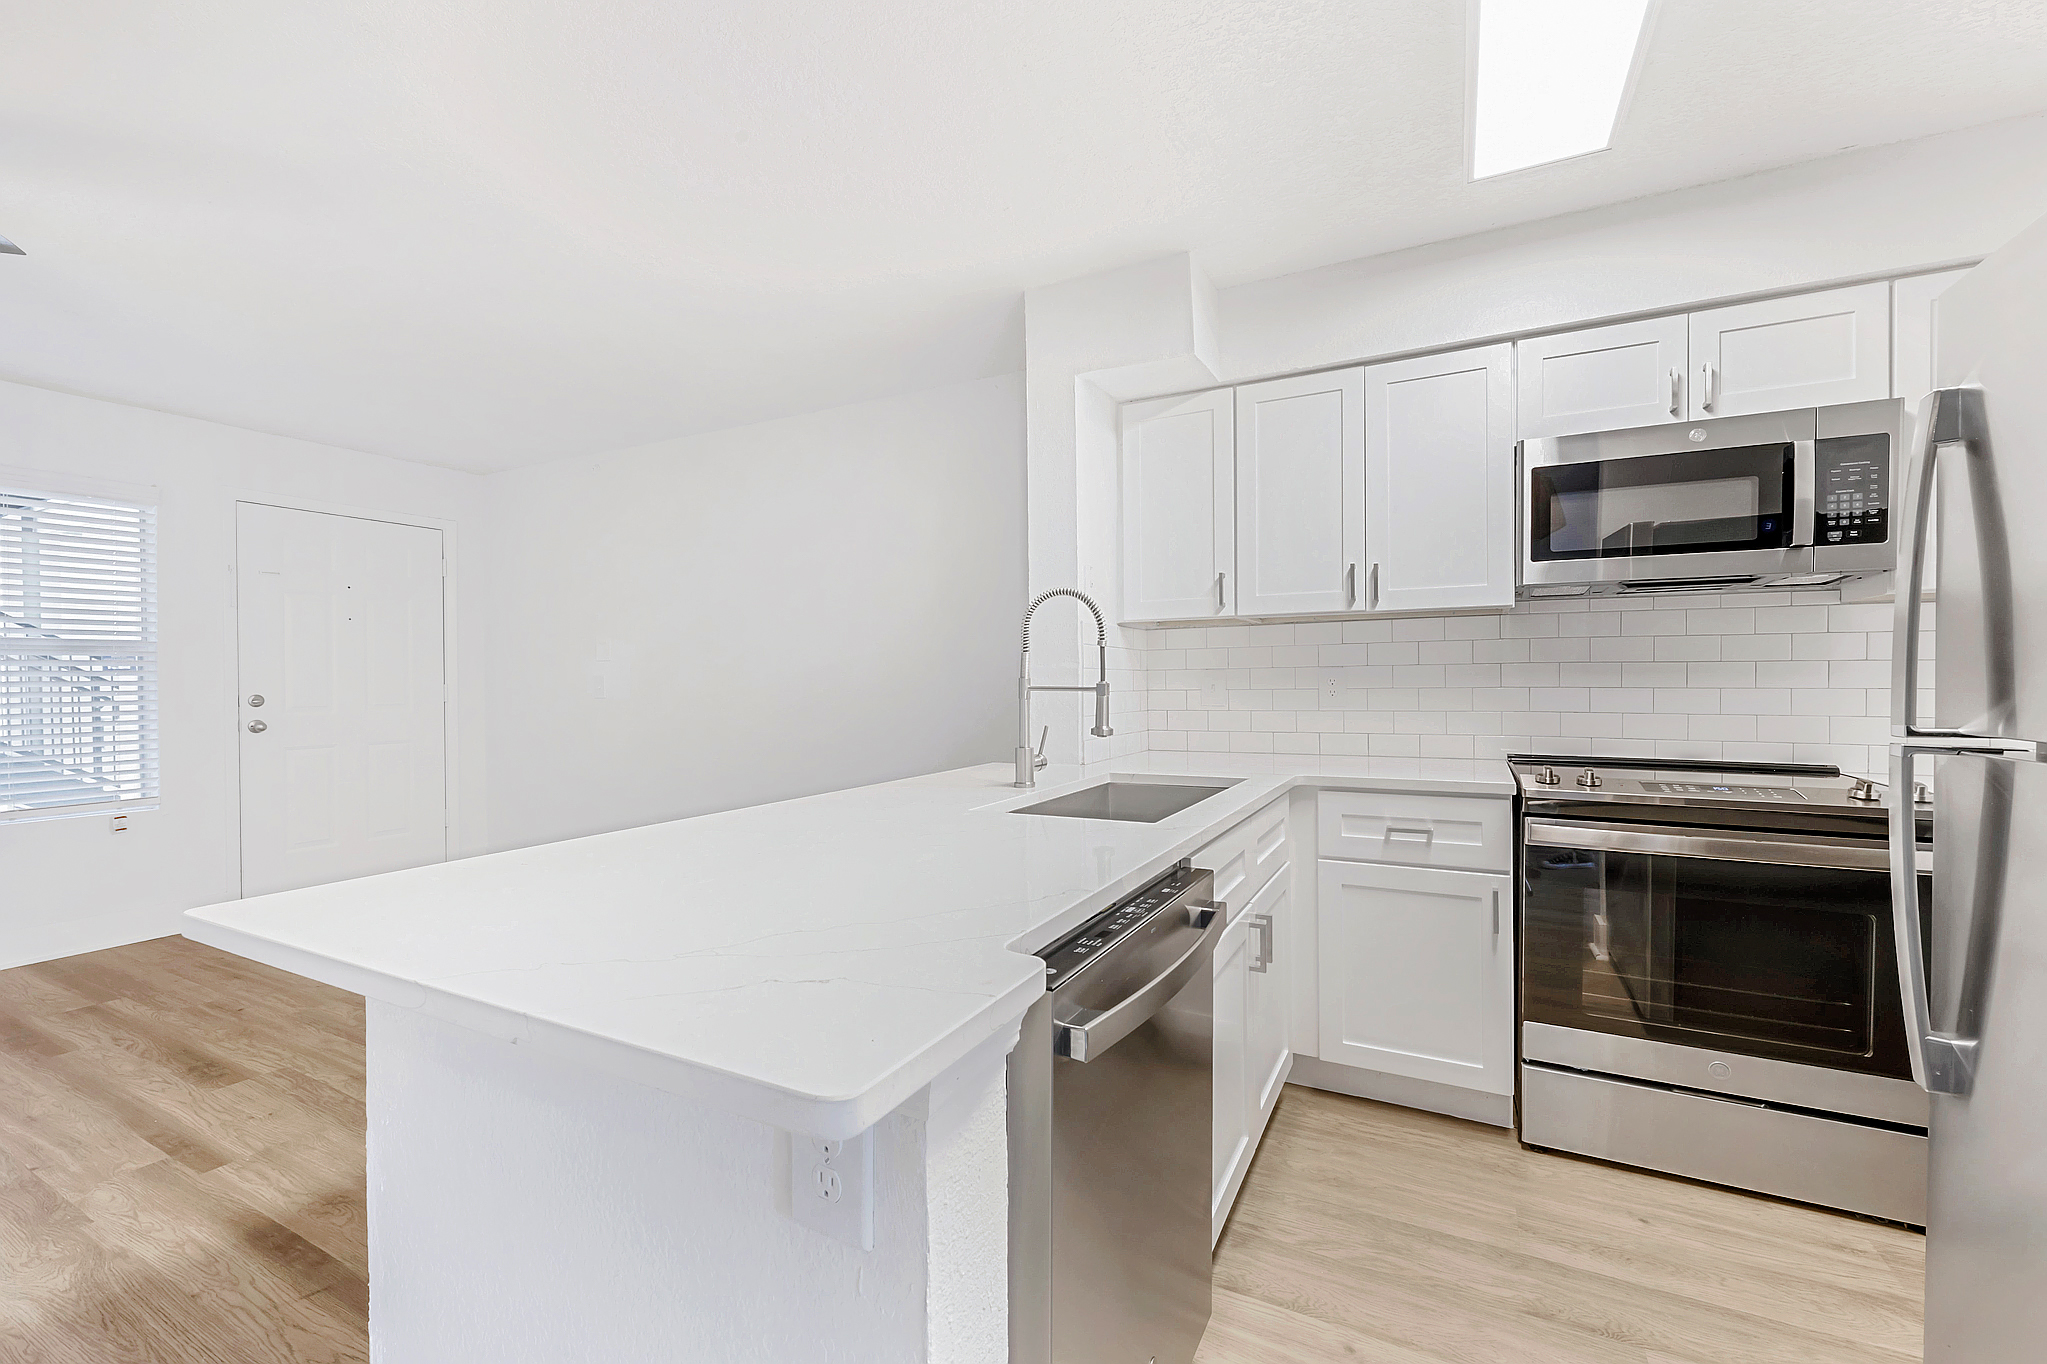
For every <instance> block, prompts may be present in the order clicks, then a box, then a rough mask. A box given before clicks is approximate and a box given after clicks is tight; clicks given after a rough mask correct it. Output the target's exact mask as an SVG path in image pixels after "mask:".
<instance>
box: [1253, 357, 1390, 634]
mask: <svg viewBox="0 0 2047 1364" xmlns="http://www.w3.org/2000/svg"><path fill="white" fill-rule="evenodd" d="M1364 517H1365V391H1364V371H1363V370H1361V369H1345V370H1338V371H1336V372H1335V373H1332V374H1306V375H1302V376H1300V377H1298V378H1294V379H1274V380H1272V381H1271V382H1270V383H1263V384H1245V385H1244V386H1242V387H1241V388H1239V389H1238V390H1237V571H1238V573H1239V575H1241V577H1242V579H1243V581H1242V582H1240V583H1238V585H1237V613H1238V614H1239V615H1244V616H1283V615H1301V614H1311V613H1328V612H1332V611H1348V610H1351V609H1352V608H1353V607H1354V606H1355V605H1356V604H1357V594H1358V592H1359V591H1361V590H1362V589H1361V588H1360V587H1359V586H1358V581H1357V575H1358V573H1359V571H1360V564H1359V560H1360V559H1362V558H1363V557H1364V541H1365V532H1364Z"/></svg>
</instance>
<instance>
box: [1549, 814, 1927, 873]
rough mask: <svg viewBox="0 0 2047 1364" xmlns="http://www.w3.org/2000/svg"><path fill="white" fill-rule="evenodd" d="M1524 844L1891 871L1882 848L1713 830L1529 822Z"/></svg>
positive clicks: (1920, 864)
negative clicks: (1692, 831)
mask: <svg viewBox="0 0 2047 1364" xmlns="http://www.w3.org/2000/svg"><path fill="white" fill-rule="evenodd" d="M1521 839H1522V841H1523V842H1524V843H1535V844H1540V845H1541V846H1543V847H1546V848H1582V849H1585V850H1586V851H1588V852H1625V853H1662V854H1665V855H1666V856H1670V857H1701V858H1706V859H1708V860H1710V861H1717V862H1769V863H1773V864H1775V865H1777V866H1784V867H1841V868H1846V869H1848V870H1851V871H1889V870H1890V866H1891V853H1890V849H1889V848H1888V847H1887V846H1885V845H1883V844H1877V845H1875V846H1873V847H1872V846H1866V845H1865V846H1860V847H1852V846H1843V845H1841V844H1837V843H1808V842H1804V841H1802V840H1799V839H1794V838H1784V837H1782V836H1781V835H1770V834H1753V833H1742V832H1739V831H1737V830H1732V829H1729V830H1717V829H1716V830H1710V831H1707V832H1705V833H1697V834H1673V833H1666V832H1664V831H1662V830H1660V829H1655V830H1651V829H1645V828H1642V827H1640V826H1630V825H1620V826H1615V825H1601V824H1566V823H1563V822H1561V821H1559V820H1548V819H1531V820H1526V821H1524V822H1523V823H1522V826H1521ZM1914 863H1915V865H1916V867H1917V868H1918V870H1920V871H1928V872H1930V871H1932V870H1933V856H1932V854H1931V853H1926V852H1921V853H1919V854H1918V856H1917V857H1916V858H1915V859H1914Z"/></svg>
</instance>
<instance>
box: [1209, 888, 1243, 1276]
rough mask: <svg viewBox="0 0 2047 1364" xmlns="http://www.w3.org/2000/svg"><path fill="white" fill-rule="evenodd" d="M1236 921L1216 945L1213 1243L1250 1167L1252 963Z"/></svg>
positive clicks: (1241, 921) (1211, 1207)
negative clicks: (1247, 1096)
mask: <svg viewBox="0 0 2047 1364" xmlns="http://www.w3.org/2000/svg"><path fill="white" fill-rule="evenodd" d="M1247 926H1248V925H1247V922H1246V920H1245V918H1244V916H1243V915H1241V914H1240V915H1238V916H1237V918H1236V919H1235V920H1233V921H1232V922H1231V924H1230V926H1229V927H1228V928H1226V929H1224V930H1223V935H1222V938H1221V939H1220V940H1219V941H1218V942H1217V943H1216V945H1215V959H1214V961H1215V1074H1214V1098H1213V1104H1214V1108H1213V1116H1214V1129H1213V1131H1214V1135H1213V1139H1212V1144H1211V1146H1210V1148H1209V1149H1210V1153H1211V1157H1212V1159H1213V1165H1212V1169H1211V1176H1212V1177H1211V1180H1210V1185H1209V1189H1210V1194H1209V1220H1210V1224H1211V1233H1210V1240H1211V1243H1212V1242H1213V1239H1214V1238H1215V1237H1217V1236H1221V1235H1222V1230H1223V1223H1224V1222H1227V1221H1228V1220H1229V1216H1230V1203H1231V1200H1232V1199H1233V1198H1234V1197H1235V1196H1236V1192H1237V1186H1238V1185H1240V1184H1242V1183H1243V1178H1244V1168H1245V1167H1246V1166H1247V1165H1249V1164H1250V1161H1251V1110H1250V1107H1249V1105H1248V1104H1247V1103H1246V1102H1245V1094H1246V1092H1247V1090H1248V1087H1249V1082H1248V1080H1247V1079H1246V1062H1247V1061H1248V1059H1249V1058H1248V1057H1247V1056H1246V1055H1245V1051H1244V1041H1245V1034H1244V1025H1245V1021H1246V1008H1247V1005H1248V1003H1249V989H1250V985H1249V981H1250V957H1249V955H1248V952H1247V941H1248V940H1247V938H1246V935H1245V929H1246V927H1247Z"/></svg>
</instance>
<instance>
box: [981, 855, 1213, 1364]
mask: <svg viewBox="0 0 2047 1364" xmlns="http://www.w3.org/2000/svg"><path fill="white" fill-rule="evenodd" d="M1214 884H1215V876H1214V873H1212V872H1208V871H1202V870H1199V869H1197V868H1195V867H1193V866H1192V865H1190V864H1189V863H1186V862H1182V863H1181V864H1180V865H1179V866H1177V867H1175V868H1174V869H1173V870H1172V871H1170V872H1168V873H1167V874H1166V875H1164V876H1162V877H1160V878H1159V879H1158V880H1156V881H1154V882H1152V883H1151V884H1150V885H1148V886H1146V887H1145V888H1144V889H1143V890H1141V891H1139V892H1138V893H1137V894H1135V895H1133V896H1131V897H1130V898H1129V899H1127V900H1124V901H1123V902H1121V903H1120V904H1117V905H1116V906H1114V907H1113V908H1111V909H1109V910H1107V911H1106V912H1104V913H1103V914H1101V915H1099V916H1097V917H1096V918H1095V919H1093V920H1091V921H1090V922H1088V923H1087V924H1086V925H1084V926H1083V927H1082V928H1081V929H1080V930H1079V931H1077V932H1075V933H1074V934H1072V935H1071V936H1070V937H1068V938H1066V939H1064V940H1063V941H1061V942H1059V943H1058V944H1057V945H1055V946H1053V947H1051V948H1048V949H1046V950H1045V951H1043V952H1041V953H1039V955H1040V956H1041V957H1042V958H1043V959H1044V961H1045V986H1046V994H1045V996H1044V998H1042V999H1040V1000H1039V1001H1038V1002H1037V1004H1035V1005H1033V1006H1032V1008H1031V1011H1030V1013H1029V1014H1028V1015H1026V1016H1025V1019H1024V1028H1023V1036H1022V1038H1021V1039H1020V1040H1019V1041H1018V1043H1017V1046H1016V1049H1015V1051H1013V1052H1012V1053H1011V1055H1010V1061H1009V1098H1010V1102H1009V1138H1010V1359H1011V1361H1012V1364H1188V1361H1191V1360H1192V1359H1193V1358H1194V1351H1195V1347H1196V1346H1198V1345H1199V1344H1200V1343H1201V1333H1202V1331H1203V1330H1204V1329H1205V1328H1206V1327H1207V1325H1208V1314H1209V1305H1210V1300H1211V1291H1210V1263H1211V1262H1210V1257H1209V1207H1208V1204H1209V1178H1210V1168H1211V1167H1210V1152H1209V1144H1210V1128H1211V1116H1210V1105H1211V1102H1212V1080H1211V1069H1212V1063H1213V1055H1214V1043H1215V1028H1214V1024H1215V1019H1214V1009H1213V1000H1214V987H1213V983H1212V981H1211V978H1210V973H1211V961H1212V959H1213V957H1214V955H1215V944H1216V940H1217V939H1218V938H1219V937H1220V936H1221V935H1222V930H1223V926H1224V923H1225V921H1226V920H1227V918H1228V910H1227V908H1226V907H1225V906H1222V905H1219V904H1216V903H1214V902H1213V901H1211V900H1210V898H1209V896H1210V895H1211V893H1212V891H1213V887H1214Z"/></svg>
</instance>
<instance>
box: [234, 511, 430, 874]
mask: <svg viewBox="0 0 2047 1364" xmlns="http://www.w3.org/2000/svg"><path fill="white" fill-rule="evenodd" d="M236 513H237V525H236V559H237V569H236V572H237V575H238V610H237V633H238V641H239V649H240V669H239V676H240V696H239V705H238V707H237V712H236V725H237V737H238V740H239V742H240V744H241V798H242V893H243V894H244V895H266V894H269V893H270V892H272V891H279V890H290V889H293V888H295V887H298V886H310V885H317V884H320V883H322V882H326V881H342V880H347V879H348V878H350V877H355V876H369V875H372V874H373V873H376V872H384V871H395V870H397V869H399V868H401V867H413V866H419V865H421V864H422V863H426V862H439V861H442V860H444V859H445V858H446V857H447V837H448V834H447V823H448V820H447V810H448V796H447V744H446V721H445V718H444V702H445V693H444V687H443V678H444V675H445V671H444V670H445V663H444V660H443V630H444V625H443V609H444V608H443V603H442V584H443V582H444V577H443V569H442V562H441V532H440V531H438V530H434V529H431V528H429V527H424V526H403V525H398V524H395V523H393V522H389V521H371V520H367V519H364V518H362V517H354V516H335V515H330V514H328V513H325V512H309V511H297V510H293V509H291V508H286V507H270V506H263V505H260V504H257V503H251V502H244V503H241V504H239V506H238V507H237V509H236ZM258 698H261V699H260V701H259V700H258Z"/></svg>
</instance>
